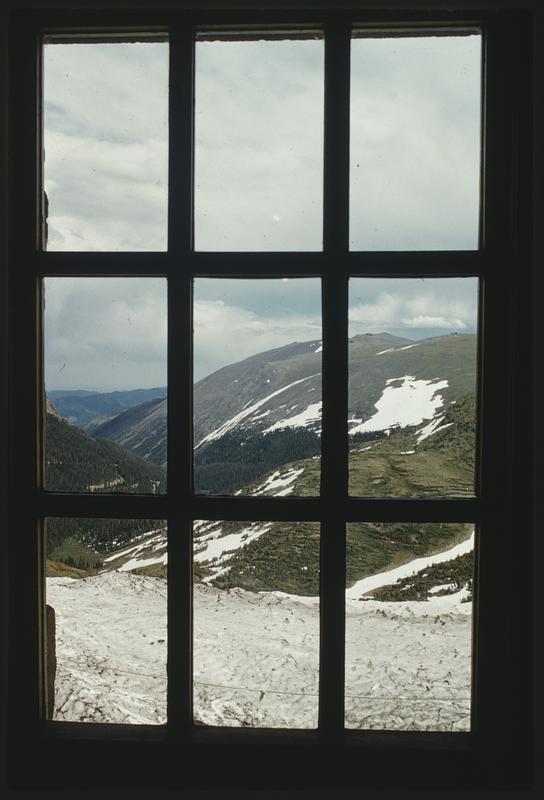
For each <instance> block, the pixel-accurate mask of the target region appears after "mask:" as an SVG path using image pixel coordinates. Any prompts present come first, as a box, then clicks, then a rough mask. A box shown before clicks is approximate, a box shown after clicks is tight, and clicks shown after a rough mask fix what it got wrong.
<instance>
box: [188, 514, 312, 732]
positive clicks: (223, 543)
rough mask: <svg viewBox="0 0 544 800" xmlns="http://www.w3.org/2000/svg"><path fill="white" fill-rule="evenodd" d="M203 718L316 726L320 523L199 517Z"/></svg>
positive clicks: (197, 630)
mask: <svg viewBox="0 0 544 800" xmlns="http://www.w3.org/2000/svg"><path fill="white" fill-rule="evenodd" d="M193 552H194V572H193V576H194V587H193V588H194V591H193V631H194V689H193V703H194V709H193V714H194V719H195V722H197V723H200V724H204V725H217V726H222V727H229V726H230V727H252V728H315V727H316V726H317V712H318V683H319V525H318V524H317V523H309V522H209V521H205V520H198V521H196V522H195V523H194V548H193Z"/></svg>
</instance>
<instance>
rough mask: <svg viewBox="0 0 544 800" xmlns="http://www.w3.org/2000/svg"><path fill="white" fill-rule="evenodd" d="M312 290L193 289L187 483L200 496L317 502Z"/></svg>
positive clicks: (317, 313) (213, 284) (316, 312)
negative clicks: (310, 498)
mask: <svg viewBox="0 0 544 800" xmlns="http://www.w3.org/2000/svg"><path fill="white" fill-rule="evenodd" d="M321 352H322V342H321V284H320V281H319V280H318V279H315V278H300V279H287V278H284V279H274V280H235V279H233V280H230V279H221V278H219V279H208V278H202V279H197V280H196V281H195V284H194V365H195V378H196V379H197V382H196V383H195V386H194V437H195V438H194V443H195V455H194V481H195V490H196V491H197V492H199V493H202V494H244V495H271V496H278V495H287V494H291V495H299V496H300V495H317V494H319V481H320V460H319V457H320V452H321V439H320V436H321Z"/></svg>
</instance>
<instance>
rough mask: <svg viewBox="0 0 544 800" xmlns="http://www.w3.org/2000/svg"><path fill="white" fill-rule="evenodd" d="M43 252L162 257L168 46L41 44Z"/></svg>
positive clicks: (147, 44) (153, 44) (165, 229)
mask: <svg viewBox="0 0 544 800" xmlns="http://www.w3.org/2000/svg"><path fill="white" fill-rule="evenodd" d="M43 63H44V88H43V97H44V108H43V113H44V132H43V135H44V189H45V193H46V208H45V213H46V227H47V236H46V241H45V242H44V247H46V249H47V250H166V247H167V206H168V44H167V43H166V42H162V43H161V42H153V43H151V42H134V43H128V42H118V43H112V44H92V43H84V44H63V43H60V42H58V41H57V42H55V43H50V44H46V45H44V52H43Z"/></svg>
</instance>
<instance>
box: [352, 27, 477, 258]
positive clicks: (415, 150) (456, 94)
mask: <svg viewBox="0 0 544 800" xmlns="http://www.w3.org/2000/svg"><path fill="white" fill-rule="evenodd" d="M480 81H481V37H480V35H476V34H473V35H467V36H465V35H462V36H432V35H430V36H389V37H388V36H381V37H379V38H373V37H372V35H365V36H364V37H361V38H354V39H353V40H352V43H351V138H350V148H351V170H350V201H351V211H350V247H351V249H352V250H475V249H477V248H478V225H479V202H480V197H479V194H480Z"/></svg>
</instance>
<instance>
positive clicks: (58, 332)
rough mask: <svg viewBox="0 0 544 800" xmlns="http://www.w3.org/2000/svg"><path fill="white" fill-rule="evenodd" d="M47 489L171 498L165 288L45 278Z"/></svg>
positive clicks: (152, 282) (147, 282) (141, 281)
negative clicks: (165, 494) (166, 494)
mask: <svg viewBox="0 0 544 800" xmlns="http://www.w3.org/2000/svg"><path fill="white" fill-rule="evenodd" d="M44 296H45V315H44V316H45V325H44V327H45V330H44V339H45V354H44V361H45V364H44V369H45V387H46V395H47V409H46V438H45V485H46V488H47V489H49V490H53V491H62V492H139V493H141V492H150V493H160V492H164V491H165V489H166V309H167V301H166V280H164V279H162V278H46V279H45V280H44Z"/></svg>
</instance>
